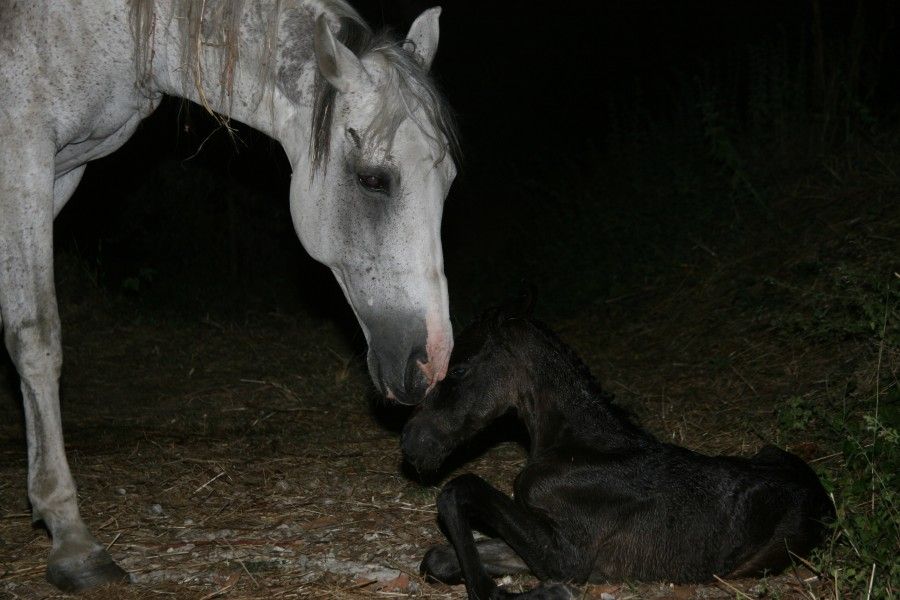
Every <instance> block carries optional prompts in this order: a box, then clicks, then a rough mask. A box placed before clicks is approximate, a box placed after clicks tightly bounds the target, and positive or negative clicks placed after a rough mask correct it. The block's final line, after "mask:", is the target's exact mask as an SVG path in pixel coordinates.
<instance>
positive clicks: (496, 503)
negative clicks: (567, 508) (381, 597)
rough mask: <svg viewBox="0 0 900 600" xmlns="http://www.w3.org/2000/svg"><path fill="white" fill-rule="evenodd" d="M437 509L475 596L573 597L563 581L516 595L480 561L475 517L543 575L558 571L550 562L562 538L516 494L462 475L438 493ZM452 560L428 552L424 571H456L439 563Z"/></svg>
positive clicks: (474, 599) (477, 599)
mask: <svg viewBox="0 0 900 600" xmlns="http://www.w3.org/2000/svg"><path fill="white" fill-rule="evenodd" d="M437 509H438V518H439V519H440V521H441V523H442V524H443V525H444V529H445V532H446V534H447V538H448V539H449V540H450V543H451V544H452V546H453V549H454V550H455V551H456V559H457V560H458V564H459V569H460V571H461V572H462V576H463V579H464V580H465V582H466V591H467V592H468V594H469V598H470V599H471V600H488V599H493V598H512V597H521V598H546V599H548V600H549V599H567V598H572V597H574V596H573V595H572V593H571V592H570V590H569V589H568V588H567V587H566V586H564V585H542V586H541V587H539V588H536V589H534V590H531V591H530V592H525V593H523V594H511V593H508V592H505V591H504V590H501V589H499V588H498V587H497V585H496V584H495V583H494V581H493V580H492V579H491V577H490V575H489V574H488V572H487V570H486V569H485V566H484V564H483V563H482V562H481V559H480V557H479V552H478V547H477V546H476V544H475V540H474V539H473V537H472V526H471V523H470V520H476V521H477V522H479V523H481V524H482V525H484V526H487V527H490V528H491V529H493V530H494V531H496V532H497V534H498V536H499V537H500V538H501V539H502V540H503V541H504V542H506V543H507V544H508V545H509V547H510V548H512V550H514V551H515V553H516V554H518V555H519V556H520V557H521V558H522V559H523V560H524V562H525V563H526V564H527V565H528V567H529V568H530V569H531V571H532V572H534V573H535V574H536V575H537V576H538V577H540V578H541V579H548V578H551V577H552V576H553V574H554V571H555V570H556V569H553V568H552V567H550V566H549V565H550V564H552V562H553V560H552V558H551V557H552V556H553V555H554V554H555V552H556V550H557V548H556V546H557V540H556V536H555V535H554V532H553V528H552V526H551V525H550V524H549V523H547V522H545V521H544V520H543V519H541V518H540V517H539V516H538V515H535V514H533V513H531V512H530V511H528V510H527V509H525V508H523V507H522V506H520V505H518V504H516V503H515V502H514V501H513V500H512V498H510V497H509V496H507V495H506V494H504V493H502V492H500V491H499V490H497V489H496V488H494V487H492V486H491V485H490V484H489V483H487V482H486V481H484V480H483V479H481V478H480V477H477V476H475V475H462V476H460V477H457V478H455V479H453V480H451V481H450V482H448V483H447V485H445V486H444V489H443V490H441V493H440V495H439V496H438V500H437ZM449 558H451V557H447V556H440V555H439V553H435V552H429V554H426V556H425V559H424V560H423V561H422V571H423V572H424V573H425V574H426V575H432V576H435V575H436V576H437V577H438V578H440V573H441V572H443V573H446V572H448V571H450V570H452V565H446V564H439V562H444V561H446V560H447V559H449ZM548 559H549V560H548Z"/></svg>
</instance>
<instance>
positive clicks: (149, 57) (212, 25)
mask: <svg viewBox="0 0 900 600" xmlns="http://www.w3.org/2000/svg"><path fill="white" fill-rule="evenodd" d="M130 2H131V24H132V30H133V34H134V37H135V42H136V52H135V66H136V68H137V71H138V78H139V81H142V82H143V81H146V80H147V79H149V77H150V75H151V71H150V68H151V66H152V62H153V36H154V33H155V32H154V27H155V22H156V18H155V7H156V2H157V0H130ZM173 4H174V13H173V15H174V18H175V19H176V23H177V27H178V33H179V35H180V37H181V46H182V48H183V52H182V61H183V64H182V65H181V72H182V77H183V78H184V80H183V85H184V88H185V89H189V88H190V87H191V86H193V87H194V88H195V89H196V90H197V91H198V92H199V95H200V101H201V104H203V105H204V107H205V108H207V109H210V106H209V104H208V103H207V99H206V98H205V97H204V91H203V86H202V85H201V81H203V79H204V72H203V62H204V61H203V60H202V56H201V54H200V49H201V48H204V47H207V48H208V47H212V48H215V49H216V50H217V52H218V53H219V54H218V62H219V65H220V69H221V70H220V73H219V82H220V94H221V97H220V101H221V102H220V104H221V105H223V106H227V105H228V102H229V101H230V99H231V95H232V91H233V84H234V74H235V69H236V66H237V62H238V59H239V47H240V34H241V20H242V18H243V15H244V13H245V11H247V10H254V11H256V12H255V14H254V19H255V22H256V24H257V27H256V29H257V30H258V31H259V33H260V38H261V39H259V40H258V44H259V47H260V49H261V50H260V61H259V62H260V64H259V73H258V80H259V82H260V87H261V89H260V91H263V88H265V86H272V85H275V73H276V71H277V70H278V69H277V66H278V65H277V64H276V63H277V61H278V56H279V55H278V42H279V37H278V35H279V21H280V18H281V16H282V13H283V11H284V10H285V9H286V8H296V7H297V6H298V5H300V4H303V2H297V1H296V0H270V1H269V2H250V1H248V0H202V1H201V0H173ZM317 4H318V6H319V7H321V8H323V9H325V10H326V11H328V12H329V13H330V14H331V15H333V16H334V17H335V18H336V19H337V20H338V22H339V23H340V25H341V27H340V30H339V31H338V32H337V33H336V37H337V39H338V40H340V41H341V42H342V43H343V44H344V45H346V46H347V47H348V48H349V49H350V50H351V51H352V52H353V53H354V54H356V55H357V56H358V57H360V58H363V57H365V56H368V55H372V54H378V55H380V56H381V57H382V58H383V59H384V64H385V65H387V67H388V81H387V83H386V85H385V88H384V90H383V92H384V101H383V102H382V104H381V106H380V107H378V110H377V112H376V115H375V118H374V119H373V122H372V124H371V127H370V129H369V132H370V133H371V135H372V136H373V137H374V139H373V141H376V142H379V141H390V140H392V139H393V137H394V135H395V134H396V132H397V128H398V127H399V126H400V124H401V123H402V122H403V121H404V120H405V119H406V118H410V119H412V120H413V121H415V122H416V124H417V125H418V126H419V128H420V129H421V130H422V131H423V132H426V133H428V135H429V136H433V137H435V139H434V141H435V143H436V145H437V146H438V147H439V148H442V149H443V150H445V151H449V152H450V153H451V155H452V157H453V158H454V159H458V157H459V143H458V135H457V132H456V126H455V122H454V119H453V116H452V112H451V111H450V108H449V106H448V104H447V102H446V100H445V99H444V96H443V95H442V94H441V93H440V91H439V89H438V88H437V86H436V84H435V83H434V80H433V79H432V78H431V76H430V75H429V73H428V71H427V70H426V69H425V68H424V66H423V65H422V64H421V63H420V62H419V61H418V60H417V59H416V56H415V54H414V53H413V52H412V48H410V45H411V42H408V41H398V40H396V39H395V38H394V37H393V36H392V35H391V33H390V31H387V30H385V31H381V32H377V33H376V32H373V31H372V30H371V29H370V28H369V27H368V25H366V23H365V21H363V19H362V18H361V17H360V16H359V14H358V13H357V12H356V11H355V10H354V9H353V7H351V6H350V5H349V4H347V3H346V2H344V1H343V0H319V2H317ZM310 14H311V16H312V18H314V16H313V15H312V11H310ZM311 30H312V27H310V28H309V31H311ZM314 88H315V89H314V98H313V120H312V123H313V127H312V139H311V140H310V142H311V147H312V151H313V161H314V163H315V164H317V165H318V164H321V163H322V162H323V161H324V160H325V159H326V158H327V156H328V149H329V147H330V145H331V124H332V120H333V116H334V104H335V98H336V96H337V93H336V90H335V89H334V87H333V86H331V85H330V84H328V82H327V81H326V80H325V79H324V77H322V75H321V74H320V73H319V71H318V69H316V75H315V86H314ZM257 96H258V97H259V98H260V99H261V98H262V96H263V94H261V93H260V94H257ZM416 106H419V107H421V109H422V112H423V116H424V119H425V121H426V122H425V123H423V122H421V121H420V120H419V119H418V118H417V116H416V115H415V114H414V107H416ZM426 126H430V128H431V131H433V132H434V133H433V134H431V133H430V132H429V129H428V128H427V127H426ZM440 138H443V139H440Z"/></svg>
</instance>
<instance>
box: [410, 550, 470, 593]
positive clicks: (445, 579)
mask: <svg viewBox="0 0 900 600" xmlns="http://www.w3.org/2000/svg"><path fill="white" fill-rule="evenodd" d="M419 572H420V573H421V574H422V575H424V576H425V578H426V579H432V580H434V581H438V582H440V583H446V584H448V585H456V584H457V583H462V581H463V576H462V571H461V570H460V568H459V561H458V560H457V559H456V551H455V550H453V547H452V546H433V547H431V548H430V549H429V550H428V552H426V553H425V557H424V558H423V559H422V564H421V566H420V567H419Z"/></svg>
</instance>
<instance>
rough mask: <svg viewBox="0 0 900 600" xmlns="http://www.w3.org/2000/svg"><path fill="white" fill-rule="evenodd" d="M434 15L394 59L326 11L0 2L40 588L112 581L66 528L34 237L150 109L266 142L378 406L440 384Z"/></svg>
mask: <svg viewBox="0 0 900 600" xmlns="http://www.w3.org/2000/svg"><path fill="white" fill-rule="evenodd" d="M439 14H440V9H439V8H432V9H429V10H426V11H425V12H424V13H422V14H421V15H420V16H419V17H418V18H417V19H416V20H415V22H414V23H413V25H412V28H411V29H410V31H409V33H408V34H407V36H406V39H405V40H404V41H402V42H396V41H393V40H391V39H389V38H387V37H386V36H385V35H384V34H379V35H375V34H373V33H372V32H371V31H370V30H369V29H368V27H366V25H365V24H364V23H363V22H362V20H361V19H360V18H359V16H358V15H357V14H356V13H355V12H354V11H353V9H351V8H350V7H349V6H348V5H346V4H344V3H343V2H342V1H341V0H258V1H247V2H245V1H244V0H27V1H22V0H0V317H2V321H0V322H2V326H3V327H5V341H6V347H7V349H8V350H9V353H10V355H11V357H12V360H13V362H14V363H15V366H16V368H17V370H18V373H19V376H20V378H21V384H22V385H21V389H22V396H23V401H24V404H25V425H26V433H27V439H28V496H29V499H30V501H31V506H32V510H33V515H34V519H35V520H41V521H43V522H44V524H45V525H46V526H47V528H48V530H49V531H50V534H51V535H52V538H53V546H52V550H51V552H50V558H49V562H48V567H47V578H48V579H49V581H50V582H51V583H53V584H54V585H56V586H57V587H59V588H61V589H63V590H80V589H84V588H87V587H91V586H95V585H99V584H103V583H106V582H110V581H119V580H123V579H127V574H126V573H125V572H124V571H123V570H122V569H121V568H119V567H118V565H116V564H115V563H114V562H113V560H112V558H111V557H110V556H109V554H107V552H106V551H105V550H104V549H103V547H102V546H100V545H99V544H98V543H97V541H96V539H95V538H94V537H93V535H91V533H90V531H89V530H88V528H87V527H86V526H85V524H84V522H83V521H82V519H81V516H80V515H79V511H78V504H77V499H76V493H75V483H74V481H73V479H72V475H71V473H70V471H69V466H68V463H67V461H66V455H65V450H64V447H63V438H62V429H61V425H60V411H59V384H58V382H59V375H60V369H61V365H62V349H61V345H60V324H59V314H58V310H57V305H56V293H55V289H54V280H53V219H54V217H55V215H56V214H57V213H58V212H59V210H60V209H61V208H62V207H63V205H64V204H65V203H66V201H67V200H68V199H69V197H70V196H71V194H72V192H73V190H74V189H75V187H76V186H77V185H78V182H79V180H80V179H81V176H82V174H83V173H84V169H85V165H86V163H87V162H89V161H91V160H93V159H95V158H99V157H101V156H104V155H106V154H109V153H111V152H113V151H115V150H116V149H117V148H119V146H121V145H122V144H123V143H125V141H126V140H127V139H128V138H129V137H130V136H131V134H132V133H133V132H134V130H135V128H136V127H137V126H138V123H140V121H141V119H143V118H144V117H146V116H147V115H149V114H150V113H151V112H152V111H153V110H154V109H155V108H156V107H157V105H158V104H159V101H160V98H161V97H162V95H163V94H171V95H175V96H180V97H182V98H187V99H190V100H193V101H195V102H198V103H200V104H202V105H203V106H205V107H206V108H207V109H208V110H211V111H215V112H216V113H218V114H219V115H225V117H220V118H222V119H223V120H224V119H225V118H233V119H236V120H238V121H241V122H244V123H246V124H248V125H250V126H252V127H254V128H256V129H259V130H260V131H262V132H264V133H266V134H268V135H270V136H271V137H273V138H275V139H276V140H278V141H279V142H281V145H282V146H283V147H284V150H285V152H286V153H287V155H288V158H289V159H290V161H291V165H292V166H293V176H292V180H291V188H290V203H291V214H292V217H293V222H294V226H295V229H296V231H297V234H298V236H299V238H300V241H301V242H302V244H303V246H304V247H305V248H306V250H307V251H308V252H309V253H310V255H312V256H313V257H314V258H315V259H317V260H318V261H320V262H322V263H324V264H326V265H328V266H329V267H330V268H331V270H332V271H333V272H334V275H335V277H336V278H337V280H338V283H339V284H340V286H341V288H342V289H343V291H344V294H345V295H346V297H347V300H348V301H349V302H350V305H351V306H352V307H353V310H354V312H355V313H356V316H357V318H358V320H359V323H360V325H361V327H362V329H363V332H364V333H365V336H366V340H367V341H368V344H369V353H368V365H369V370H370V373H371V375H372V379H373V381H374V382H375V384H376V386H377V387H378V388H379V389H380V390H381V391H382V393H384V394H385V395H386V396H387V397H388V398H394V399H396V400H398V401H401V402H406V403H414V402H417V401H419V400H421V399H422V397H423V396H424V394H425V392H426V391H427V390H428V389H429V388H430V387H431V386H433V385H434V384H435V383H437V382H438V381H439V380H440V379H441V378H442V377H443V376H444V373H445V371H446V367H447V359H448V356H449V354H450V350H451V346H452V331H451V328H450V321H449V316H448V298H447V283H446V279H445V277H444V272H443V255H442V250H441V240H440V224H441V215H442V212H443V204H444V200H445V198H446V195H447V192H448V189H449V187H450V184H451V182H452V181H453V178H454V176H455V166H454V162H453V150H454V148H455V136H454V130H453V127H452V123H451V120H450V119H449V117H448V111H447V109H446V107H445V105H444V102H443V99H442V97H441V96H440V95H439V94H438V93H437V91H436V88H435V87H434V85H433V83H432V82H431V80H430V79H429V76H428V69H429V67H430V65H431V62H432V59H433V58H434V55H435V52H436V50H437V43H438V16H439Z"/></svg>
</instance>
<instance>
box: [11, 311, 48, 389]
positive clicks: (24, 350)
mask: <svg viewBox="0 0 900 600" xmlns="http://www.w3.org/2000/svg"><path fill="white" fill-rule="evenodd" d="M5 334H6V335H5V338H6V348H7V350H9V355H10V358H12V361H13V364H14V365H15V366H16V371H18V373H19V376H20V377H21V378H22V381H23V382H24V383H32V382H33V381H34V380H38V379H40V378H46V377H50V378H52V379H53V380H56V379H58V378H59V373H60V370H61V368H62V350H61V344H60V339H59V324H58V322H56V320H55V319H53V318H46V319H40V318H38V319H31V320H24V321H22V322H20V323H12V322H8V323H7V324H6V330H5Z"/></svg>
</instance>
